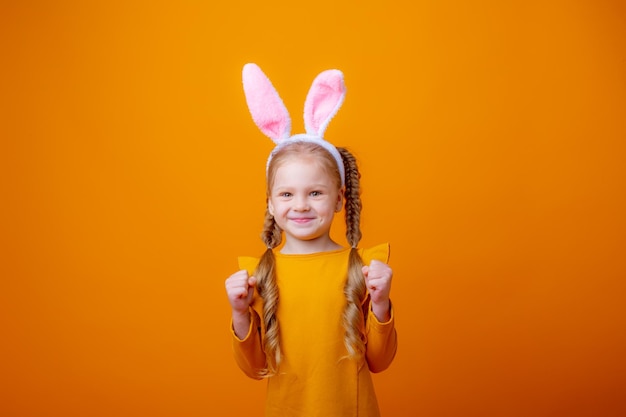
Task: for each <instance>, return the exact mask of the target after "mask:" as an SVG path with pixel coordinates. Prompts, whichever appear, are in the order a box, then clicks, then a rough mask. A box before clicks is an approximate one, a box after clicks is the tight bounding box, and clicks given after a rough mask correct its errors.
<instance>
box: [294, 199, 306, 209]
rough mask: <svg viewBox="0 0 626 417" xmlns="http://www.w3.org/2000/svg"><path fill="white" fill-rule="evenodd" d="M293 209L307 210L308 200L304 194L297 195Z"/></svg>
mask: <svg viewBox="0 0 626 417" xmlns="http://www.w3.org/2000/svg"><path fill="white" fill-rule="evenodd" d="M293 209H294V210H296V211H307V210H309V201H308V200H307V198H306V197H305V196H300V197H297V198H296V199H295V200H294V203H293Z"/></svg>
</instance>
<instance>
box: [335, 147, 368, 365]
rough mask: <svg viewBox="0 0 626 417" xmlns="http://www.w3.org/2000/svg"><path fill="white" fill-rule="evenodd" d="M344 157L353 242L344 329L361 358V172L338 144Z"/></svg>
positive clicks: (349, 237) (355, 354)
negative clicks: (359, 247) (359, 248)
mask: <svg viewBox="0 0 626 417" xmlns="http://www.w3.org/2000/svg"><path fill="white" fill-rule="evenodd" d="M337 149H338V150H339V153H340V154H341V157H342V159H343V164H344V168H345V172H346V178H345V186H346V190H345V199H346V203H345V216H346V238H347V240H348V243H349V244H350V246H351V249H350V257H349V260H348V276H347V279H346V284H345V286H344V294H345V296H346V306H345V309H344V312H343V326H344V329H345V336H344V344H345V345H346V349H347V350H348V356H349V357H351V358H355V359H358V358H361V357H363V355H364V354H365V341H364V336H363V329H364V322H365V319H364V317H363V311H362V310H361V302H362V301H363V300H364V299H365V294H366V287H365V280H364V279H363V271H362V270H361V268H362V266H363V259H361V255H359V251H358V250H357V246H358V244H359V241H360V240H361V227H360V224H361V209H362V204H361V187H360V179H361V174H360V173H359V168H358V166H357V163H356V159H355V157H354V156H353V155H352V154H351V153H350V152H349V151H348V150H347V149H345V148H337Z"/></svg>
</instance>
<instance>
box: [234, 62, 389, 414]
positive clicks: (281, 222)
mask: <svg viewBox="0 0 626 417" xmlns="http://www.w3.org/2000/svg"><path fill="white" fill-rule="evenodd" d="M243 82H244V91H245V93H246V100H247V103H248V107H249V109H250V112H251V114H252V118H253V120H254V121H255V123H256V124H257V126H259V128H260V129H261V131H263V132H264V133H265V134H266V135H268V136H269V137H270V138H271V139H273V140H274V142H276V144H277V146H276V147H275V148H274V150H273V151H272V152H271V154H270V156H269V159H268V161H267V166H266V177H267V210H266V214H265V226H264V230H263V233H262V239H263V242H264V243H265V245H266V246H267V250H266V251H265V253H264V254H263V255H262V257H261V258H260V259H255V258H246V257H242V258H239V267H240V268H241V270H240V271H239V272H236V273H234V274H233V275H231V276H230V277H229V278H228V279H227V280H226V291H227V295H228V299H229V302H230V305H231V308H232V333H233V349H234V356H235V360H236V362H237V364H238V365H239V367H240V368H241V369H242V370H243V372H245V373H246V375H248V376H250V377H252V378H256V379H261V378H266V379H267V380H268V391H267V399H266V405H265V415H266V416H280V417H285V416H324V417H333V416H337V417H339V416H341V417H345V416H379V410H378V405H377V401H376V396H375V393H374V388H373V384H372V379H371V376H370V372H380V371H383V370H384V369H386V368H387V367H388V366H389V364H390V363H391V361H392V360H393V358H394V355H395V352H396V331H395V328H394V318H393V312H392V309H391V302H390V300H389V291H390V288H391V277H392V271H391V269H390V268H389V266H388V265H387V264H386V262H387V260H388V256H389V246H388V245H387V244H383V245H379V246H376V247H374V248H371V249H358V248H357V245H358V243H359V241H360V239H361V230H360V226H359V221H360V212H361V199H360V189H359V178H360V174H359V171H358V167H357V164H356V160H355V158H354V157H353V156H352V155H351V154H350V152H348V151H347V150H346V149H344V148H335V147H334V146H333V145H331V144H330V143H328V142H327V141H325V140H324V139H323V137H322V135H323V133H324V131H325V129H326V127H327V126H328V122H329V121H330V119H331V118H332V117H333V116H334V115H335V113H336V112H337V110H338V109H339V107H340V106H341V104H342V103H343V98H344V95H345V87H344V84H343V76H342V74H341V72H339V71H337V70H330V71H325V72H322V73H321V74H320V75H319V76H318V77H317V78H316V79H315V81H314V82H313V85H312V86H311V89H310V91H309V94H308V96H307V99H306V102H305V107H304V111H305V126H306V130H307V133H306V134H300V135H294V136H290V130H291V122H290V119H289V114H288V112H287V109H286V108H285V107H284V105H283V103H282V101H281V99H280V97H279V96H278V94H277V93H276V91H275V90H274V87H273V86H272V85H271V83H270V81H269V79H267V77H266V76H265V74H263V72H262V71H261V70H260V69H259V67H257V66H256V65H254V64H247V65H246V66H244V70H243ZM342 207H344V208H345V218H346V226H347V227H346V237H347V241H348V243H349V244H350V247H349V248H343V247H342V246H340V245H339V244H337V243H336V242H334V241H333V240H332V239H331V237H330V227H331V223H332V221H333V218H334V215H335V213H338V212H340V211H341V210H342ZM283 233H284V237H285V242H284V245H283V246H282V247H281V248H280V249H278V246H279V245H280V244H281V243H282V237H283Z"/></svg>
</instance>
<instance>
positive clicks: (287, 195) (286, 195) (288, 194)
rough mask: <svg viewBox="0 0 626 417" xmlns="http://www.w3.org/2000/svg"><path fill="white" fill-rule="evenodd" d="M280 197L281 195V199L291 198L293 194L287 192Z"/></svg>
mask: <svg viewBox="0 0 626 417" xmlns="http://www.w3.org/2000/svg"><path fill="white" fill-rule="evenodd" d="M278 195H279V196H280V197H291V193H288V192H286V191H285V192H283V193H280V194H278Z"/></svg>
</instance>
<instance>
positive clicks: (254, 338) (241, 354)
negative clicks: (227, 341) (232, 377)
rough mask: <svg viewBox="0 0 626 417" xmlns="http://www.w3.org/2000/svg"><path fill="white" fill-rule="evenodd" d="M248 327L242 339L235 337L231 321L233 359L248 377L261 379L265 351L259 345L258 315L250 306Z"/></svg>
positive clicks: (259, 327)
mask: <svg viewBox="0 0 626 417" xmlns="http://www.w3.org/2000/svg"><path fill="white" fill-rule="evenodd" d="M250 316H251V317H250V329H249V330H248V334H247V335H246V337H245V338H244V339H243V340H242V339H239V338H238V337H237V335H236V334H235V331H234V330H233V327H232V323H231V327H230V329H231V333H232V341H233V342H232V344H233V353H234V356H235V361H236V362H237V365H238V366H239V368H241V370H242V371H243V372H244V373H245V374H246V375H248V376H249V377H250V378H254V379H261V371H262V370H263V369H264V368H265V353H264V352H263V347H262V346H261V325H260V319H259V315H258V314H257V313H256V311H254V310H253V309H252V308H250Z"/></svg>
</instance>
